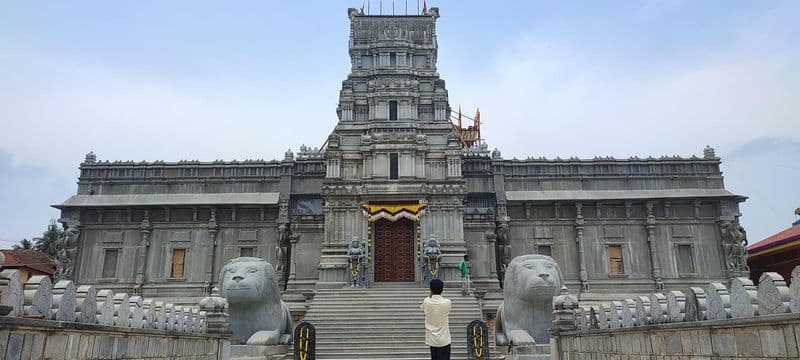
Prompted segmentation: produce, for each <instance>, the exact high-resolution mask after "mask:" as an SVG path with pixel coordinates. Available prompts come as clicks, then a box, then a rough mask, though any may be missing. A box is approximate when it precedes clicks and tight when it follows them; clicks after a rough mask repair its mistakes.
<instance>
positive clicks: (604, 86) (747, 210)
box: [0, 0, 800, 247]
mask: <svg viewBox="0 0 800 360" xmlns="http://www.w3.org/2000/svg"><path fill="white" fill-rule="evenodd" d="M406 3H407V4H408V9H409V12H410V13H414V12H416V9H417V1H415V0H411V1H408V2H406V1H394V8H395V13H396V14H401V13H404V12H405V7H406ZM379 4H380V1H377V0H372V1H370V2H369V8H370V10H371V12H372V13H373V14H376V13H377V12H378V9H379V7H380V5H379ZM391 4H392V1H383V13H384V14H389V13H390V11H391ZM361 5H362V2H361V1H338V0H337V1H327V0H326V1H237V2H226V3H224V4H223V3H219V2H210V1H197V0H192V1H156V0H153V1H144V0H140V1H113V2H111V1H70V2H49V3H46V4H44V3H41V2H32V1H21V0H20V1H16V0H11V1H4V2H2V3H0V125H1V126H0V201H1V202H2V203H3V206H2V207H0V247H9V246H11V245H13V244H14V243H16V242H18V241H19V240H21V239H22V238H32V237H37V236H40V235H41V233H42V232H43V231H44V230H45V229H46V225H47V223H48V222H49V220H50V219H51V218H57V217H58V211H57V210H55V209H53V208H51V207H50V205H52V204H56V203H60V202H62V201H63V200H65V199H66V198H68V197H69V196H70V195H72V194H74V193H75V191H76V188H77V186H76V182H77V176H78V164H79V163H80V162H81V161H82V160H83V158H84V155H85V154H86V153H87V152H89V151H90V150H91V151H94V152H95V153H96V154H97V156H98V158H99V159H100V160H111V161H113V160H135V161H141V160H147V161H154V160H165V161H177V160H181V159H199V160H203V161H211V160H215V159H225V160H233V159H239V160H242V159H248V158H251V159H260V158H263V159H280V158H282V156H283V153H284V152H285V151H286V149H289V148H291V149H294V150H296V149H297V148H299V146H300V145H301V144H306V145H308V146H320V145H322V143H323V141H324V140H325V139H326V137H327V135H328V134H329V133H330V131H331V130H332V128H333V126H334V125H335V124H336V113H335V109H336V104H337V102H338V92H339V89H340V86H341V81H342V80H344V79H345V78H346V76H347V73H348V71H349V66H350V65H349V64H350V63H349V59H348V56H347V36H348V32H349V21H348V19H347V15H346V14H347V11H346V10H347V8H348V7H356V8H357V7H360V6H361ZM428 6H429V7H431V6H437V7H439V8H440V13H441V18H440V19H439V20H438V22H437V35H438V40H439V63H438V70H439V73H440V75H441V76H442V78H443V79H445V81H446V82H447V88H448V90H449V93H450V104H451V106H452V107H453V108H456V107H457V106H459V105H460V106H461V107H462V108H463V109H464V110H465V112H467V113H470V114H471V113H472V112H473V111H474V109H475V108H476V107H480V110H481V119H482V120H483V124H482V129H483V136H484V137H485V138H486V139H487V142H488V144H489V145H490V147H492V148H495V147H496V148H498V149H500V150H501V151H502V154H503V156H504V157H506V158H513V157H518V158H526V157H528V156H534V157H539V156H544V157H550V158H552V157H556V156H560V157H562V158H563V157H570V156H579V157H584V158H591V157H594V156H615V157H620V158H627V157H629V156H634V155H635V156H640V157H646V156H651V155H652V156H661V155H682V156H690V155H693V154H696V155H702V150H703V148H704V147H705V146H706V145H710V146H712V147H714V148H715V149H716V152H717V154H718V155H719V156H721V157H722V171H723V175H724V176H725V184H726V188H727V189H728V190H730V191H732V192H734V193H736V194H740V195H744V196H747V197H749V198H748V200H747V201H746V202H745V203H743V204H742V206H741V210H742V213H743V216H742V218H741V221H742V224H743V226H744V227H745V229H746V230H747V232H748V238H749V240H750V241H751V242H755V241H758V240H760V239H763V238H765V237H766V236H769V235H770V234H773V233H775V232H778V231H780V230H782V229H784V228H786V227H788V226H790V224H791V222H792V221H794V220H795V216H794V215H793V210H794V209H795V208H797V207H800V190H798V185H797V180H796V179H798V178H800V165H798V159H800V42H798V41H797V39H799V38H800V26H797V19H800V2H798V1H791V0H787V1H738V0H716V1H711V0H710V1H681V0H673V1H667V0H651V1H632V0H619V1H591V2H590V1H580V2H578V1H570V2H563V1H557V2H556V1H504V2H493V1H464V0H459V1H455V0H447V1H433V0H432V1H428Z"/></svg>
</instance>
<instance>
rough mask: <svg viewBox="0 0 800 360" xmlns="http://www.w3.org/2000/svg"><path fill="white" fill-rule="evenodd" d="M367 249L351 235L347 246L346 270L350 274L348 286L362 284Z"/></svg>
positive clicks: (359, 285)
mask: <svg viewBox="0 0 800 360" xmlns="http://www.w3.org/2000/svg"><path fill="white" fill-rule="evenodd" d="M366 259H367V251H366V250H364V245H363V244H361V241H359V240H358V237H356V236H353V240H352V241H350V246H349V247H348V248H347V272H348V274H349V275H350V286H351V287H361V286H363V285H364V272H365V270H366V266H367V264H366Z"/></svg>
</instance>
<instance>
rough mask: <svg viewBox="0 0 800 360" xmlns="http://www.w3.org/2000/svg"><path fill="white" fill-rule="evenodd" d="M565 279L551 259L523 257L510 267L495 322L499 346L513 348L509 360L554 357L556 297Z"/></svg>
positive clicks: (533, 256) (545, 257) (531, 256)
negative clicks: (552, 344) (551, 352)
mask: <svg viewBox="0 0 800 360" xmlns="http://www.w3.org/2000/svg"><path fill="white" fill-rule="evenodd" d="M561 278H562V276H561V270H560V269H559V268H558V264H557V263H556V262H555V260H553V258H551V257H549V256H545V255H538V254H532V255H522V256H518V257H515V258H514V259H512V260H511V262H510V263H509V264H508V267H507V268H506V276H505V278H504V279H503V303H502V304H501V305H500V307H499V308H498V309H497V320H496V322H495V339H496V340H497V345H498V346H509V347H510V351H509V356H508V357H507V358H506V359H515V360H528V359H549V358H550V355H549V347H550V328H551V327H552V322H553V297H554V296H556V295H558V293H559V291H560V290H561ZM545 354H547V355H545Z"/></svg>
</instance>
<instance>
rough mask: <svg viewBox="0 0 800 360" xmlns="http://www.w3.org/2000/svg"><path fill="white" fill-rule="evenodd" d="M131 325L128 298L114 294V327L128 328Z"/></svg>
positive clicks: (126, 295) (124, 294)
mask: <svg viewBox="0 0 800 360" xmlns="http://www.w3.org/2000/svg"><path fill="white" fill-rule="evenodd" d="M130 323H131V303H130V296H128V294H126V293H119V294H114V325H116V326H119V327H128V326H130Z"/></svg>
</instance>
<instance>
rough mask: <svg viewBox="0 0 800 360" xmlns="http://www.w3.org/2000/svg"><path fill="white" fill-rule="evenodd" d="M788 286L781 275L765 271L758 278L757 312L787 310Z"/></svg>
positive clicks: (760, 313)
mask: <svg viewBox="0 0 800 360" xmlns="http://www.w3.org/2000/svg"><path fill="white" fill-rule="evenodd" d="M789 299H790V297H789V287H787V286H786V281H785V280H784V279H783V276H781V275H780V274H778V273H776V272H765V273H763V274H761V278H759V280H758V314H759V315H769V314H783V313H787V312H789Z"/></svg>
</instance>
